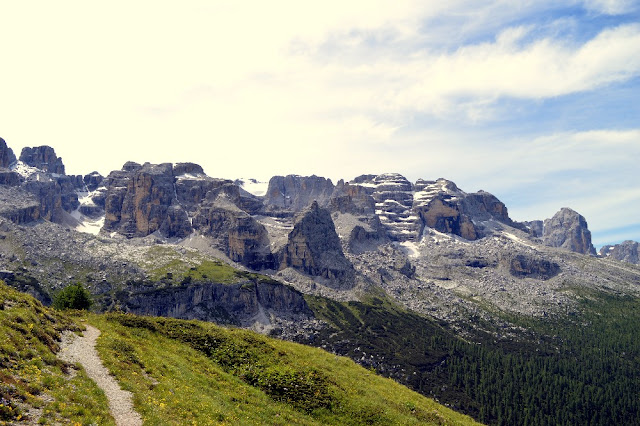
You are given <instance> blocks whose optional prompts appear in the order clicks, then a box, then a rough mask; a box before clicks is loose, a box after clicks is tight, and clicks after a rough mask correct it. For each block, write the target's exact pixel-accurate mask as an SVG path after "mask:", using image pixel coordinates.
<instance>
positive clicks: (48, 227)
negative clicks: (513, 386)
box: [0, 139, 640, 424]
mask: <svg viewBox="0 0 640 426" xmlns="http://www.w3.org/2000/svg"><path fill="white" fill-rule="evenodd" d="M0 200H1V201H0V268H1V269H2V270H1V271H0V279H3V280H5V281H6V282H7V283H8V284H10V285H12V286H13V287H15V288H17V289H19V290H21V291H24V292H27V293H30V294H31V295H33V296H35V297H36V298H38V299H39V300H40V301H42V302H43V303H45V304H49V303H51V300H52V298H53V297H55V294H56V292H57V291H59V290H60V289H62V288H64V287H65V286H67V285H68V284H70V283H76V282H80V283H82V284H83V285H84V286H86V288H88V289H89V291H90V292H91V293H92V295H93V297H94V299H95V301H96V302H97V309H98V310H100V311H124V312H130V313H135V314H141V315H153V316H169V317H175V318H183V319H199V320H205V321H212V322H216V323H219V324H227V325H235V326H241V327H247V328H252V329H254V330H257V331H260V332H262V333H266V334H270V335H273V336H277V337H280V338H282V339H287V340H293V341H298V342H303V343H306V344H309V345H313V346H320V347H323V348H325V349H327V350H329V351H332V352H334V353H338V354H342V355H347V356H350V357H351V358H353V359H354V360H356V361H357V362H358V363H360V364H362V365H364V366H367V367H369V368H373V369H376V371H378V372H380V374H383V375H386V376H389V377H392V378H394V379H396V380H397V381H399V382H401V383H404V384H407V385H408V386H410V387H412V388H414V389H416V390H418V391H419V392H422V393H424V394H425V395H428V396H431V397H435V398H437V399H440V400H441V401H443V402H445V403H447V404H449V405H450V406H452V407H454V408H456V409H458V410H461V411H464V412H465V413H467V414H470V415H472V416H473V417H475V418H476V419H478V420H481V421H484V422H488V423H496V424H515V423H512V422H513V421H515V422H517V423H518V424H524V423H523V422H524V421H525V420H526V418H527V417H526V415H530V416H532V417H531V419H533V420H531V421H532V423H531V424H543V423H544V422H546V421H549V422H552V423H557V422H558V421H559V419H561V418H562V419H564V417H561V416H560V414H559V413H558V410H561V409H562V408H561V406H560V402H559V401H560V400H561V398H569V396H566V395H565V396H562V397H558V398H560V399H558V400H557V401H556V404H558V406H557V407H556V408H553V407H551V408H548V409H545V410H547V411H549V414H544V416H543V415H542V414H539V413H534V414H526V415H525V411H524V410H523V407H524V406H526V405H527V404H530V403H531V401H529V400H526V401H518V400H517V398H516V399H513V400H511V399H509V401H510V402H508V404H507V403H505V402H504V401H493V402H490V401H489V399H487V398H489V397H488V396H487V395H479V394H476V393H477V392H479V390H478V389H476V388H475V387H478V386H480V385H479V383H480V382H482V380H485V379H486V380H489V379H487V378H483V379H476V381H475V384H473V385H470V384H465V382H464V380H463V379H462V378H461V377H459V376H456V374H458V373H456V371H458V370H455V371H454V368H457V367H454V366H455V365H457V364H455V360H457V359H460V360H465V361H464V362H465V363H466V362H472V361H473V359H474V358H473V357H474V356H475V357H482V356H485V355H486V354H484V355H483V354H481V353H479V352H478V353H476V352H474V351H477V350H478V349H477V348H473V347H472V346H464V345H466V344H467V343H469V342H472V343H473V342H475V343H474V344H475V345H485V346H483V348H490V349H491V348H492V349H491V350H494V349H495V351H496V352H495V353H494V352H491V354H494V355H495V354H502V355H495V356H503V355H504V357H503V358H499V360H500V361H499V363H501V362H506V361H504V360H505V359H507V358H506V357H507V355H508V356H512V355H510V354H512V352H513V353H518V354H519V355H518V356H522V357H523V358H522V360H521V361H522V368H525V367H524V366H525V365H529V364H528V363H529V362H532V363H534V364H535V362H542V361H539V360H538V361H531V360H530V359H529V358H528V357H529V355H524V354H528V353H529V352H527V351H530V350H533V351H538V352H542V353H545V354H546V355H548V356H549V359H551V358H553V357H554V356H559V355H558V354H562V362H564V359H565V355H566V354H565V353H564V352H563V348H564V346H563V345H564V343H562V342H559V341H556V340H557V339H559V337H558V336H561V335H563V332H564V331H562V332H561V331H558V330H556V329H553V330H554V331H553V332H551V331H550V329H549V328H548V327H549V325H550V324H554V326H555V325H557V324H565V325H566V327H565V328H564V329H563V330H565V331H566V330H574V329H573V328H572V327H574V326H576V325H577V324H579V323H581V321H582V323H585V324H586V321H587V320H586V319H585V318H587V316H588V315H591V313H593V312H596V311H597V312H600V314H602V313H603V312H605V311H606V312H609V311H608V310H612V311H615V312H617V309H618V307H619V306H621V305H620V304H621V303H623V302H624V303H626V301H628V300H636V299H639V300H640V267H639V266H637V265H638V262H639V260H638V243H637V242H633V241H625V242H623V243H621V244H617V245H615V246H604V247H603V248H602V249H601V250H600V252H599V253H596V250H595V248H594V246H593V244H592V243H591V233H590V231H589V229H588V225H587V221H586V220H585V218H584V217H583V216H581V215H580V214H579V213H577V212H575V211H574V210H572V209H570V208H568V207H562V208H560V209H559V211H558V212H557V213H556V214H555V215H554V216H553V217H552V218H547V219H544V220H532V221H527V222H518V221H514V220H512V219H511V218H510V217H509V214H508V209H507V206H505V205H504V203H502V202H501V201H500V200H499V199H498V198H496V197H495V196H494V195H492V194H490V193H489V192H485V191H478V192H474V193H467V192H465V191H464V190H462V189H460V188H458V187H457V185H456V184H455V183H454V182H452V181H449V180H446V179H443V178H440V179H435V180H423V179H419V180H418V181H416V182H410V181H408V180H407V179H406V178H405V177H403V176H402V175H400V174H397V173H386V174H380V175H362V176H358V177H356V178H354V179H352V180H351V181H348V182H347V181H343V180H340V181H338V182H336V183H335V184H334V183H333V182H332V181H331V180H330V179H326V178H323V177H318V176H298V175H288V176H274V177H272V178H271V179H270V180H269V182H268V183H260V182H257V181H255V180H251V179H237V180H229V179H220V178H214V177H210V176H208V175H207V174H205V172H204V170H203V169H202V167H200V166H199V165H197V164H195V163H177V164H171V163H163V164H150V163H144V164H138V163H135V162H126V163H125V164H124V165H123V167H122V169H121V170H114V171H112V172H111V173H109V174H108V175H107V176H102V175H100V174H99V173H97V172H92V173H88V174H86V175H84V176H70V175H66V174H65V166H64V164H63V161H62V159H61V158H59V157H57V155H56V153H55V150H54V149H53V148H51V147H49V146H39V147H33V148H24V149H23V150H22V152H21V154H20V156H19V157H16V155H15V154H14V152H13V151H12V150H11V148H9V147H8V146H7V144H6V143H5V141H4V140H2V139H0ZM614 299H615V300H616V302H615V304H614V302H612V300H614ZM595 300H597V301H606V302H607V304H606V306H605V305H602V306H605V307H602V306H600V308H598V309H600V311H598V310H597V309H596V310H595V311H593V310H590V309H591V308H587V307H586V305H585V303H591V302H593V301H595ZM603 303H604V302H603ZM614 306H615V307H614ZM594 309H595V308H594ZM588 318H589V321H592V320H593V317H592V316H589V317H588ZM621 321H622V320H621ZM596 328H597V327H596ZM418 332H419V333H418ZM416 333H418V334H416ZM634 333H635V331H634ZM403 336H404V337H403ZM385 339H386V340H385ZM443 339H444V340H446V342H444V340H443ZM452 342H453V343H452ZM563 342H564V341H563ZM592 343H593V342H592ZM593 344H594V345H595V343H593ZM460 345H463V346H460ZM536 345H538V346H537V348H536ZM389 346H397V347H389ZM514 348H516V349H514ZM525 349H526V350H525ZM570 349H571V350H572V351H573V350H575V348H574V347H573V346H572V347H571V348H570ZM487 350H489V349H487ZM603 350H604V349H603ZM607 350H609V349H607ZM633 350H634V349H633V347H622V346H620V347H617V346H616V350H615V351H613V352H611V353H609V355H610V356H613V357H618V358H620V357H622V358H624V357H625V356H626V357H627V358H624V359H637V357H639V356H640V354H638V353H634V352H633ZM403 351H404V353H402V352H403ZM456 351H457V352H456ZM622 353H625V354H626V355H622ZM456 354H457V355H456ZM474 354H475V355H474ZM505 354H506V355H505ZM458 355H459V356H458ZM487 356H488V355H487ZM491 356H493V355H491ZM585 356H586V355H585ZM589 356H590V355H589ZM634 357H636V358H634ZM518 359H520V358H518ZM585 359H586V358H585ZM589 359H590V358H589ZM470 360H471V361H470ZM536 360H537V358H536ZM461 362H462V361H461ZM475 362H476V363H477V364H476V367H477V368H480V367H479V365H481V363H482V362H488V361H487V360H486V359H485V360H484V361H479V360H478V359H476V360H475ZM513 362H515V361H513ZM518 362H520V361H518ZM558 362H560V361H558ZM495 363H498V361H495ZM495 363H494V364H495ZM516 364H517V363H516ZM460 365H461V367H460V368H464V369H470V371H471V370H472V367H470V366H467V364H464V367H462V365H463V364H460ZM514 365H515V364H514ZM513 368H514V371H515V368H516V367H513ZM518 368H519V367H518ZM527 368H529V367H527ZM545 368H546V367H545ZM460 371H462V370H460ZM478 371H479V370H478ZM545 371H546V370H545ZM594 371H595V370H594ZM464 374H465V375H466V374H471V373H469V372H468V371H467V370H464ZM518 374H519V373H518ZM523 374H524V373H523ZM545 374H546V373H545ZM557 374H560V375H561V376H562V374H564V373H562V374H561V373H557ZM567 374H569V373H567ZM576 374H578V373H576ZM459 375H460V376H461V375H462V373H460V374H459ZM477 375H478V376H477V377H482V375H481V374H480V373H479V372H478V373H477ZM514 375H516V373H514ZM578 375H584V374H583V373H579V374H578ZM454 376H455V378H454ZM562 377H565V376H562ZM565 378H566V377H565ZM514 380H515V379H514ZM558 380H560V379H558ZM580 380H582V379H580ZM580 380H578V379H576V383H577V382H579V381H580ZM617 380H623V379H622V378H621V377H620V378H619V377H617V376H616V377H615V378H613V379H611V383H616V386H618V382H617ZM637 382H638V381H637V380H635V381H634V382H633V383H631V384H627V387H626V388H625V387H621V388H620V389H622V391H624V392H628V391H629V390H633V389H637V388H640V385H639V384H638V383H637ZM580 383H582V385H580V386H583V387H584V386H587V385H589V384H588V383H586V382H584V380H583V381H582V382H580ZM519 385H520V386H523V385H525V384H523V383H520V384H519ZM556 385H557V386H558V389H561V388H562V386H560V385H558V384H557V383H556V384H554V385H553V386H556ZM574 385H575V386H578V385H577V384H575V383H573V382H572V384H571V386H574ZM473 386H475V387H474V388H473V389H474V390H472V389H471V387H473ZM602 386H605V385H604V384H603V385H602ZM621 386H622V385H621ZM487 389H488V388H487ZM603 389H604V388H603ZM616 389H618V388H616ZM556 391H557V392H560V391H559V390H557V389H556V388H555V387H554V388H553V389H549V394H550V395H555V394H554V392H556ZM486 392H487V393H488V392H489V391H488V390H486ZM589 392H590V391H589ZM589 392H587V391H583V394H584V395H591V394H590V393H589ZM594 392H595V391H594ZM603 392H604V391H603ZM596 394H597V392H595V393H594V395H596ZM504 398H511V397H507V396H505V397H504ZM541 398H542V397H541ZM572 398H573V397H572ZM585 398H587V402H585V406H587V407H589V410H592V411H589V410H587V409H584V410H585V411H584V412H582V413H578V412H577V411H578V409H576V413H575V416H574V417H567V418H566V419H568V420H567V421H569V422H573V421H576V422H577V421H581V420H584V419H586V418H591V419H592V420H593V418H594V417H593V416H594V415H595V414H594V412H596V413H597V410H598V409H597V408H595V407H596V406H597V405H598V404H599V403H600V406H607V407H609V406H608V405H606V404H604V405H603V404H602V401H601V399H597V398H596V396H593V400H591V399H589V398H591V396H586V397H585ZM602 398H604V397H602ZM545 401H546V400H545ZM571 401H573V400H571ZM540 403H543V402H540ZM544 403H545V404H547V405H553V404H551V402H549V401H546V402H544ZM501 404H502V405H501ZM505 404H506V405H505ZM509 404H510V405H509ZM611 404H614V402H611ZM620 404H622V403H620ZM507 405H508V406H507ZM636 408H637V407H636V406H635V405H633V403H629V405H628V406H626V405H625V406H624V407H621V406H619V405H616V406H615V407H614V408H607V409H611V410H614V411H615V410H617V411H615V412H616V413H617V414H615V416H614V414H612V413H609V414H604V413H597V414H598V417H597V419H598V421H594V424H607V421H609V420H611V419H625V420H628V419H632V418H635V417H634V416H633V410H635V409H636ZM518 410H520V411H521V412H522V413H520V414H518V413H517V412H518ZM625 410H626V411H625ZM545 413H546V411H545ZM514 416H515V417H514ZM518 416H524V417H518ZM536 416H537V417H536ZM554 416H555V417H554ZM580 416H582V417H580ZM589 416H591V417H589ZM636 420H637V419H636ZM599 422H600V423H599Z"/></svg>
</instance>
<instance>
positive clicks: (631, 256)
mask: <svg viewBox="0 0 640 426" xmlns="http://www.w3.org/2000/svg"><path fill="white" fill-rule="evenodd" d="M639 246H640V243H638V242H637V241H631V240H627V241H623V242H622V243H620V244H616V245H606V246H603V247H602V248H601V249H600V253H599V254H600V256H602V257H607V258H610V259H615V260H619V261H621V262H629V263H633V264H636V265H638V264H640V247H639Z"/></svg>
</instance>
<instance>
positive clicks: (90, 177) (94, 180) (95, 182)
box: [82, 172, 104, 192]
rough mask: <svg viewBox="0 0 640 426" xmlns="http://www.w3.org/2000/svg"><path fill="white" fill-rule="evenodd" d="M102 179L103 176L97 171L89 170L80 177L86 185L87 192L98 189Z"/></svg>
mask: <svg viewBox="0 0 640 426" xmlns="http://www.w3.org/2000/svg"><path fill="white" fill-rule="evenodd" d="M103 180H104V177H103V176H102V175H101V174H100V173H98V172H91V173H89V174H87V175H84V177H83V178H82V181H83V182H84V185H85V186H86V187H87V190H88V191H89V192H92V191H95V190H96V189H98V188H99V187H100V185H101V184H102V181H103Z"/></svg>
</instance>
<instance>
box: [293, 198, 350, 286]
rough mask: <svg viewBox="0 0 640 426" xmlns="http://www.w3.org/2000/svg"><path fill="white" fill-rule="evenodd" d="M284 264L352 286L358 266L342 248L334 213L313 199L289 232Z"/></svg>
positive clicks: (342, 284)
mask: <svg viewBox="0 0 640 426" xmlns="http://www.w3.org/2000/svg"><path fill="white" fill-rule="evenodd" d="M281 258H282V261H281V264H280V268H281V269H283V268H286V267H292V268H294V269H298V270H300V271H303V272H304V273H306V274H308V275H311V276H316V277H323V278H326V279H328V280H331V281H333V282H336V283H338V284H340V285H341V286H352V285H353V282H352V281H353V276H354V270H353V266H352V265H351V263H350V262H349V261H348V260H347V258H346V257H345V256H344V253H343V252H342V245H341V243H340V238H339V237H338V234H337V233H336V230H335V226H334V224H333V220H332V219H331V214H330V213H329V211H328V210H326V209H323V208H321V207H320V206H319V205H318V203H317V202H315V201H314V202H313V203H312V204H311V205H310V206H309V207H308V208H307V209H306V210H304V211H303V212H302V213H301V214H300V216H299V217H298V219H297V220H296V223H295V225H294V227H293V230H292V231H291V232H290V233H289V237H288V243H287V245H286V246H285V247H284V249H283V252H282V255H281Z"/></svg>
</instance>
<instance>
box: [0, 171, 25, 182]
mask: <svg viewBox="0 0 640 426" xmlns="http://www.w3.org/2000/svg"><path fill="white" fill-rule="evenodd" d="M21 182H22V179H21V178H20V175H19V174H18V173H16V172H13V171H11V170H9V169H5V168H2V167H0V185H8V186H18V185H20V183H21Z"/></svg>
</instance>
